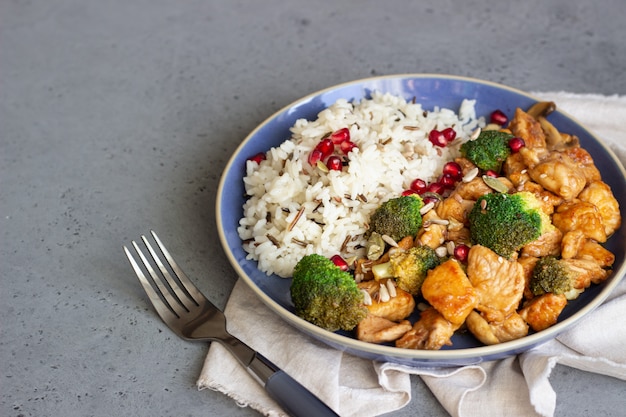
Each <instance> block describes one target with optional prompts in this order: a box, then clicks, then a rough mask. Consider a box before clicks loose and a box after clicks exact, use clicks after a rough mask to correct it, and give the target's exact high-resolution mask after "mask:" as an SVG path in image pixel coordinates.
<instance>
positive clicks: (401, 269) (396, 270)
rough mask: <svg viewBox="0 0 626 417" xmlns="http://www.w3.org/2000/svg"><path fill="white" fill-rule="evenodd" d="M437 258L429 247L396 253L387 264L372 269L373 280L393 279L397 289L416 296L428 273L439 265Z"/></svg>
mask: <svg viewBox="0 0 626 417" xmlns="http://www.w3.org/2000/svg"><path fill="white" fill-rule="evenodd" d="M439 262H440V261H439V257H438V256H437V253H436V252H435V250H434V249H433V248H431V247H430V246H414V247H412V248H410V249H409V250H408V251H396V252H394V253H392V254H391V255H390V256H389V262H385V263H382V264H377V265H374V266H373V267H372V273H373V274H374V278H376V279H377V280H378V279H384V278H392V277H393V278H395V280H396V283H397V284H398V287H399V288H400V289H402V290H404V291H406V292H408V293H410V294H413V295H415V296H418V295H419V294H420V293H421V290H422V283H423V282H424V280H425V279H426V275H427V274H428V271H429V270H431V269H433V268H435V267H436V266H437V265H439Z"/></svg>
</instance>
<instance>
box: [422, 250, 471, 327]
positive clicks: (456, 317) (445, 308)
mask: <svg viewBox="0 0 626 417" xmlns="http://www.w3.org/2000/svg"><path fill="white" fill-rule="evenodd" d="M422 296H423V297H424V299H426V301H428V302H429V303H430V305H432V306H433V307H434V308H435V309H436V310H437V311H438V312H439V313H440V314H441V315H442V316H443V317H444V318H445V319H446V320H448V321H449V322H451V323H453V324H456V325H459V326H460V325H461V324H463V322H464V321H465V318H466V317H467V315H468V314H469V313H470V312H471V311H472V310H473V309H474V308H476V306H477V305H478V294H477V292H476V290H475V289H474V287H473V286H472V283H471V282H470V280H469V279H468V278H467V275H465V272H464V271H463V268H462V267H461V265H460V264H459V262H457V261H456V260H455V259H449V260H447V261H446V262H444V263H442V264H441V265H439V266H437V267H436V268H434V269H431V270H430V271H428V275H427V276H426V279H425V280H424V283H423V284H422Z"/></svg>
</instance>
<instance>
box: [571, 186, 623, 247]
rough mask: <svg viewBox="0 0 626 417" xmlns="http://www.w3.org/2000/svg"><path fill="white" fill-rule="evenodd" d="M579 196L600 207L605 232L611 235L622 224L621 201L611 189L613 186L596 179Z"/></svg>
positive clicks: (582, 199)
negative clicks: (619, 201)
mask: <svg viewBox="0 0 626 417" xmlns="http://www.w3.org/2000/svg"><path fill="white" fill-rule="evenodd" d="M578 198H579V199H580V200H581V201H584V202H586V203H591V204H593V205H594V206H596V207H597V208H598V212H599V213H600V216H601V217H602V224H603V225H604V233H605V234H606V235H607V236H611V235H612V234H613V233H614V232H615V231H616V230H617V229H619V227H620V225H621V224H622V217H621V214H620V212H619V203H618V202H617V199H616V198H615V196H614V195H613V192H612V191H611V187H609V186H608V185H607V184H605V183H604V182H602V181H594V182H592V183H591V184H589V185H588V186H587V187H586V188H585V189H584V190H583V191H582V192H581V193H580V194H579V195H578Z"/></svg>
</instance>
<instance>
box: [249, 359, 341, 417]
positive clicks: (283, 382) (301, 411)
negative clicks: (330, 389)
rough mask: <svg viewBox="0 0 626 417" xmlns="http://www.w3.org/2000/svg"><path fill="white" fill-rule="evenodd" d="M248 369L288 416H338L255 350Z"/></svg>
mask: <svg viewBox="0 0 626 417" xmlns="http://www.w3.org/2000/svg"><path fill="white" fill-rule="evenodd" d="M248 371H249V372H250V373H251V374H252V375H253V376H254V377H255V378H256V379H257V380H258V381H259V383H261V385H263V386H264V387H265V391H267V393H268V394H269V395H270V397H272V398H273V399H274V401H276V402H277V403H278V404H279V405H280V406H281V407H282V408H283V410H285V411H286V412H287V413H288V414H289V415H290V416H293V417H326V416H339V415H338V414H337V413H335V412H334V411H333V410H332V409H331V408H330V407H328V406H327V405H326V404H324V402H322V400H320V399H319V398H317V397H316V396H315V394H313V393H312V392H311V391H309V390H308V389H306V388H305V387H304V386H303V385H301V384H300V383H299V382H298V381H296V380H295V379H293V378H292V377H290V376H289V375H288V374H287V373H286V372H285V371H283V370H282V369H280V368H279V367H278V366H276V365H274V364H273V363H272V362H271V361H270V360H269V359H267V358H266V357H264V356H263V355H261V354H260V353H258V352H255V354H254V358H253V359H252V361H251V362H250V364H249V365H248Z"/></svg>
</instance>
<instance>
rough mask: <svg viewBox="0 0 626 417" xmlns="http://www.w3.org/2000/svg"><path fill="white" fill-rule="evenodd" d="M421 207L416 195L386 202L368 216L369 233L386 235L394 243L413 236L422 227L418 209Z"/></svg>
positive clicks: (418, 197) (421, 203) (422, 203)
mask: <svg viewBox="0 0 626 417" xmlns="http://www.w3.org/2000/svg"><path fill="white" fill-rule="evenodd" d="M423 206H424V202H423V201H422V198H421V197H420V196H419V195H418V194H410V195H407V196H401V197H396V198H392V199H391V200H387V201H385V202H384V203H382V204H381V205H380V206H379V207H378V208H377V209H376V210H375V211H374V213H372V215H371V216H370V223H369V231H370V233H371V232H376V233H379V234H381V235H387V236H389V237H391V238H392V239H393V240H395V241H400V240H402V238H403V237H406V236H415V235H416V234H417V232H418V231H419V229H420V227H421V226H422V215H421V214H420V209H421V208H422V207H423Z"/></svg>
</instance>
